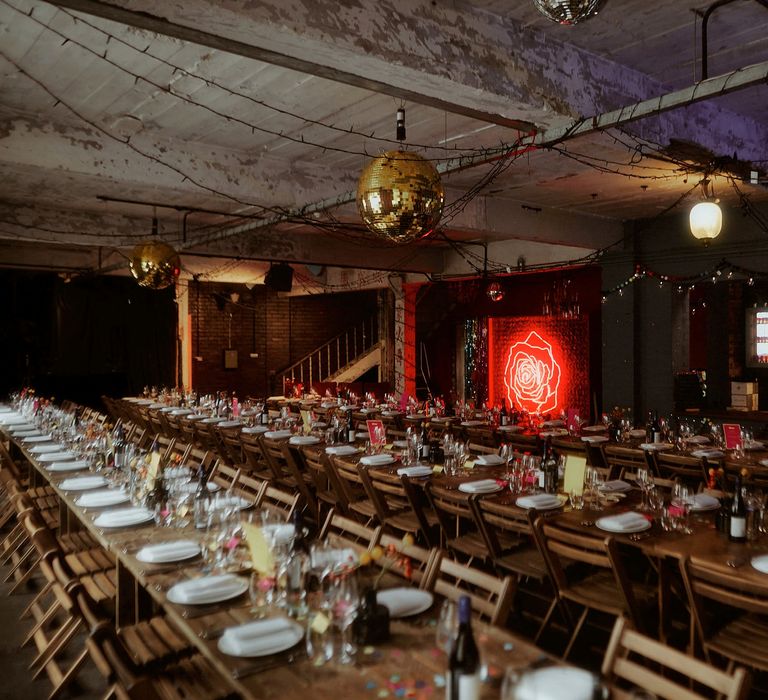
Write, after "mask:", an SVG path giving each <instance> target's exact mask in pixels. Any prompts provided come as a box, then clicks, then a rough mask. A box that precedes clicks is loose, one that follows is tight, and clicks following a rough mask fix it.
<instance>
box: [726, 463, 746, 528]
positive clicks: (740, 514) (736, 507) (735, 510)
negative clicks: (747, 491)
mask: <svg viewBox="0 0 768 700" xmlns="http://www.w3.org/2000/svg"><path fill="white" fill-rule="evenodd" d="M728 539H729V540H731V542H746V541H747V509H746V506H745V505H744V496H743V495H742V493H741V474H737V475H736V482H735V486H734V491H733V501H732V502H731V523H730V526H729V529H728Z"/></svg>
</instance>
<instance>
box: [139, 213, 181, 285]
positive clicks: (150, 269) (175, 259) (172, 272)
mask: <svg viewBox="0 0 768 700" xmlns="http://www.w3.org/2000/svg"><path fill="white" fill-rule="evenodd" d="M156 237H157V217H156V216H155V217H152V238H153V239H155V238H156ZM129 266H130V269H131V274H132V275H133V276H134V277H135V278H136V281H137V282H138V283H139V286H141V287H148V288H149V289H165V288H166V287H169V286H170V285H172V284H173V283H174V282H175V281H176V280H177V279H178V278H179V274H180V273H181V259H180V258H179V254H178V253H177V252H176V251H175V250H174V249H173V248H172V247H171V246H169V245H168V244H167V243H163V242H162V241H158V240H151V241H148V242H146V243H139V244H138V245H136V247H135V248H134V249H133V253H132V254H131V258H130V265H129Z"/></svg>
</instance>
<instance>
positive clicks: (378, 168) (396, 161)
mask: <svg viewBox="0 0 768 700" xmlns="http://www.w3.org/2000/svg"><path fill="white" fill-rule="evenodd" d="M444 201H445V192H444V190H443V184H442V182H441V181H440V174H439V173H438V172H437V170H436V169H435V167H434V166H433V165H432V163H430V162H429V161H427V160H425V159H424V158H422V157H421V156H420V155H418V154H417V153H411V152H409V151H387V152H386V153H384V154H382V155H380V156H378V157H377V158H374V159H373V160H372V161H371V162H370V163H368V165H367V166H366V167H365V169H364V170H363V172H362V174H361V175H360V180H359V181H358V183H357V208H358V210H359V211H360V216H361V218H362V219H363V222H364V223H365V225H366V226H367V227H368V230H369V231H370V232H371V233H373V234H375V235H377V236H380V237H381V238H385V239H387V240H389V241H391V242H393V243H408V242H410V241H412V240H414V239H416V238H422V237H423V236H427V235H429V234H430V233H432V231H434V229H435V227H436V226H437V224H438V222H439V221H440V217H441V216H442V213H443V203H444Z"/></svg>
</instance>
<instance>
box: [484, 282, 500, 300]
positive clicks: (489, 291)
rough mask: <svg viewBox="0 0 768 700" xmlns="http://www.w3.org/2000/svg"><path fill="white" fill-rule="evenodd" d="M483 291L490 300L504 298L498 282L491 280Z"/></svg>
mask: <svg viewBox="0 0 768 700" xmlns="http://www.w3.org/2000/svg"><path fill="white" fill-rule="evenodd" d="M485 293H486V295H487V297H488V298H489V299H490V300H491V301H501V300H502V299H503V298H504V289H503V288H502V286H501V285H500V284H499V283H498V282H491V283H490V284H489V285H488V286H487V287H486V289H485Z"/></svg>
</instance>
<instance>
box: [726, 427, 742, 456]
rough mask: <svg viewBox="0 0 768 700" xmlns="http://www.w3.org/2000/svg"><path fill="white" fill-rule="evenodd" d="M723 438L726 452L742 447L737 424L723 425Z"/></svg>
mask: <svg viewBox="0 0 768 700" xmlns="http://www.w3.org/2000/svg"><path fill="white" fill-rule="evenodd" d="M723 437H724V438H725V449H726V450H739V449H741V448H742V447H743V443H742V440H741V426H740V425H739V424H738V423H723Z"/></svg>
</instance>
